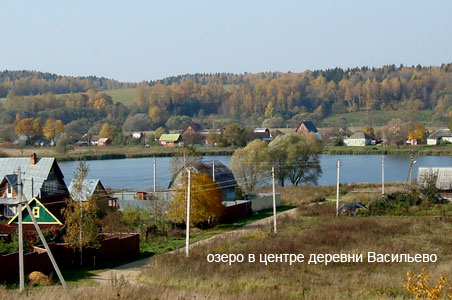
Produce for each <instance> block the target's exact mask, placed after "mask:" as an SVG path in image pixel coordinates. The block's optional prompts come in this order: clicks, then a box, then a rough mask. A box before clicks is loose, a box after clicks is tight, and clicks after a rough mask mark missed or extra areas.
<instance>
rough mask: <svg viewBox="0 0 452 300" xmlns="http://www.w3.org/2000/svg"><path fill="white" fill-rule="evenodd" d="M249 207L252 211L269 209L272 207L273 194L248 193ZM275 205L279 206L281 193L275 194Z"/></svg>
mask: <svg viewBox="0 0 452 300" xmlns="http://www.w3.org/2000/svg"><path fill="white" fill-rule="evenodd" d="M250 196H251V197H250V198H249V199H247V200H250V201H251V209H252V210H253V212H256V211H261V210H264V209H269V208H272V207H273V194H272V193H259V194H250ZM276 206H277V207H278V206H281V195H280V194H276Z"/></svg>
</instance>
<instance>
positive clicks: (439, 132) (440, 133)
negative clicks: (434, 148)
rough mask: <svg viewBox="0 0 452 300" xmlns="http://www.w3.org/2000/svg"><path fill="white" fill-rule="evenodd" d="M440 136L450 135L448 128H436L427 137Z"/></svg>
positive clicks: (435, 137) (434, 137)
mask: <svg viewBox="0 0 452 300" xmlns="http://www.w3.org/2000/svg"><path fill="white" fill-rule="evenodd" d="M442 137H452V134H451V133H450V129H449V128H443V129H438V130H437V131H435V132H434V133H432V134H431V135H429V136H428V138H429V139H438V138H442Z"/></svg>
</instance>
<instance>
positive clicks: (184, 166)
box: [184, 151, 187, 168]
mask: <svg viewBox="0 0 452 300" xmlns="http://www.w3.org/2000/svg"><path fill="white" fill-rule="evenodd" d="M186 160H187V159H186V158H185V151H184V168H186Z"/></svg>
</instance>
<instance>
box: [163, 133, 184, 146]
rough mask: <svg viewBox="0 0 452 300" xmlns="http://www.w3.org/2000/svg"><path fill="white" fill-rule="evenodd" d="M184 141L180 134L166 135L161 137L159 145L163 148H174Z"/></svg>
mask: <svg viewBox="0 0 452 300" xmlns="http://www.w3.org/2000/svg"><path fill="white" fill-rule="evenodd" d="M181 141H182V137H181V135H180V134H179V133H165V134H162V135H161V136H160V139H159V143H160V145H162V146H174V145H177V144H178V143H180V142H181Z"/></svg>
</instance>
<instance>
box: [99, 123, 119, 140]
mask: <svg viewBox="0 0 452 300" xmlns="http://www.w3.org/2000/svg"><path fill="white" fill-rule="evenodd" d="M118 133H119V130H118V127H116V126H114V125H110V124H108V123H104V125H102V129H101V130H100V131H99V137H101V138H109V139H113V138H114V137H115V136H116V135H117V134H118Z"/></svg>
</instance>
